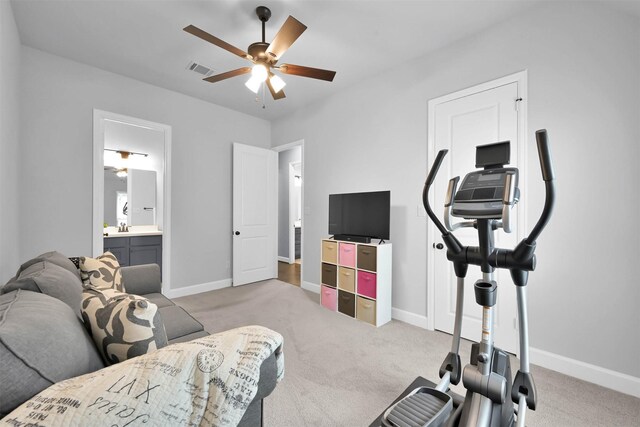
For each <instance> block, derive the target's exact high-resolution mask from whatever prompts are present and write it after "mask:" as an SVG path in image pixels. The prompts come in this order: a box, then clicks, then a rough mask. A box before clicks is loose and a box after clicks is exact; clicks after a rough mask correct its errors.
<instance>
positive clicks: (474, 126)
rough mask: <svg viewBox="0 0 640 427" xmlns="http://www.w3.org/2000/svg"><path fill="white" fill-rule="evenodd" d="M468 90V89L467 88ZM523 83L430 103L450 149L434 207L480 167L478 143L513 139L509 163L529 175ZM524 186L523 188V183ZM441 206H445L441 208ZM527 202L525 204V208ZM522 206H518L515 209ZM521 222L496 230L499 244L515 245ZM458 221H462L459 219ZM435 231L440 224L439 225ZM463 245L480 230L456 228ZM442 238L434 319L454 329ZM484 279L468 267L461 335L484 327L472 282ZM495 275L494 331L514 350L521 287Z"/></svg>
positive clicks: (439, 137)
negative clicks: (455, 181)
mask: <svg viewBox="0 0 640 427" xmlns="http://www.w3.org/2000/svg"><path fill="white" fill-rule="evenodd" d="M467 93H468V91H467ZM517 99H518V83H517V82H513V83H509V84H504V85H501V86H499V87H494V88H490V89H488V90H487V88H486V87H485V88H483V90H482V91H480V92H476V93H471V94H467V95H466V96H462V97H458V98H455V97H453V99H450V100H447V101H445V102H441V103H437V102H436V103H433V104H430V109H431V108H433V109H434V110H435V111H434V112H435V115H432V118H433V126H434V132H435V134H434V136H433V141H434V145H435V151H434V152H436V153H437V152H438V151H439V150H441V149H448V150H449V154H448V155H447V156H446V157H445V159H444V162H443V164H442V167H441V168H440V171H439V173H438V176H437V179H436V181H435V183H434V185H433V189H432V192H433V194H434V204H433V206H434V210H435V211H436V212H437V213H440V212H442V211H443V209H444V208H442V207H443V206H444V199H445V193H446V190H447V184H448V180H449V179H450V178H452V177H455V176H460V180H461V181H462V179H463V178H464V176H465V175H466V174H467V173H468V172H471V171H473V170H476V167H475V147H476V146H477V145H482V144H489V143H494V142H500V141H507V140H508V141H511V163H510V166H515V167H518V168H520V180H521V181H520V182H521V183H522V179H523V176H524V173H523V170H522V166H523V165H520V164H518V163H519V159H520V154H521V153H520V151H521V150H522V149H523V147H522V145H523V144H522V141H520V139H522V138H520V137H519V135H520V134H519V131H518V128H519V125H518V101H517ZM520 187H521V190H522V186H520ZM440 208H442V210H440ZM521 208H522V206H520V209H521ZM516 209H518V208H516ZM518 218H519V220H518V221H516V226H515V227H514V230H513V231H512V233H511V234H506V233H504V231H503V230H502V229H498V230H497V231H496V232H495V245H496V247H502V248H513V247H514V246H515V245H516V243H517V242H518V241H519V240H520V236H521V234H522V224H521V222H522V218H523V217H522V215H519V216H518ZM456 220H462V219H460V218H456ZM434 230H435V227H434ZM454 234H455V236H456V237H457V238H458V239H459V240H460V242H461V243H462V244H463V245H465V246H466V245H469V246H477V245H478V234H477V230H476V229H474V228H462V229H458V230H456V231H455V232H454ZM440 242H442V239H441V236H440V233H438V232H437V231H436V232H435V233H431V234H430V241H429V242H428V244H429V246H428V247H429V250H433V251H434V254H433V255H434V258H433V269H434V274H433V275H430V277H431V278H432V280H433V282H432V283H431V285H432V286H435V313H434V314H435V320H434V322H435V323H434V326H435V328H436V329H439V330H442V331H445V332H448V333H453V325H454V316H455V306H456V277H455V274H454V271H453V265H452V264H451V263H450V262H449V261H448V260H447V257H446V249H445V250H438V249H436V248H434V245H433V244H434V243H435V244H437V243H440ZM481 278H482V272H481V271H480V267H478V266H473V265H470V266H469V270H468V272H467V276H466V280H465V289H464V290H465V292H464V314H463V322H462V337H463V338H467V339H470V340H473V341H479V340H480V337H481V331H482V308H481V307H480V306H479V305H478V304H477V303H476V301H475V295H474V289H473V285H474V283H475V282H476V280H478V279H481ZM495 280H496V281H497V283H498V299H497V304H496V309H495V314H494V319H495V323H494V331H495V335H494V336H495V342H496V345H497V346H498V347H500V348H502V349H504V350H506V351H509V352H512V353H515V352H516V350H517V348H518V334H517V329H516V327H517V326H516V325H517V322H516V316H517V304H516V292H515V285H514V284H513V282H512V281H511V277H510V275H509V272H508V271H507V270H496V275H495Z"/></svg>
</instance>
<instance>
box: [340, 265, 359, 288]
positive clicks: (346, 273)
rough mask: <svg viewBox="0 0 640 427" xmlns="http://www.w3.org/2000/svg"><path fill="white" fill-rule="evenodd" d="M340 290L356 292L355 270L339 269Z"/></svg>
mask: <svg viewBox="0 0 640 427" xmlns="http://www.w3.org/2000/svg"><path fill="white" fill-rule="evenodd" d="M338 288H340V289H344V290H346V291H349V292H353V293H355V292H356V271H355V270H354V269H353V268H347V267H338Z"/></svg>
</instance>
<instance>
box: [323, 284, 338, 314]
mask: <svg viewBox="0 0 640 427" xmlns="http://www.w3.org/2000/svg"><path fill="white" fill-rule="evenodd" d="M320 303H321V304H322V306H323V307H326V308H328V309H329V310H331V311H336V310H337V307H338V291H337V290H335V289H334V288H330V287H328V286H322V289H321V290H320Z"/></svg>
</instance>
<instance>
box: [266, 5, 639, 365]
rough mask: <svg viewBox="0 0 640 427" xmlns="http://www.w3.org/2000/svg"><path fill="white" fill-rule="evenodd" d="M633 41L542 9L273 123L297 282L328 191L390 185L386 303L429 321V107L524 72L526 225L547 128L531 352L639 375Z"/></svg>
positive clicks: (632, 33)
mask: <svg viewBox="0 0 640 427" xmlns="http://www.w3.org/2000/svg"><path fill="white" fill-rule="evenodd" d="M639 43H640V21H639V20H638V19H637V18H635V17H632V16H625V15H623V14H621V13H617V12H614V11H611V10H608V9H606V8H605V7H604V6H598V5H587V4H586V3H578V4H576V3H561V4H557V3H552V4H549V3H547V4H545V5H544V6H542V7H540V8H537V9H534V10H531V11H529V12H528V13H527V14H526V15H523V16H520V17H518V19H513V20H510V21H508V22H505V23H503V24H501V25H497V26H495V27H493V28H492V29H490V30H488V31H485V32H483V33H480V34H478V35H475V36H474V37H473V38H470V39H466V40H461V41H458V42H456V43H455V44H452V45H450V46H448V47H446V48H444V49H442V50H439V51H436V52H433V53H432V54H430V55H428V56H426V57H423V58H419V59H417V60H415V61H412V62H410V63H404V64H396V65H395V66H394V67H393V71H391V72H385V73H382V74H381V75H379V76H378V77H376V78H373V79H370V80H367V81H364V82H362V83H361V84H360V85H358V86H355V87H352V88H350V89H349V90H346V91H344V92H343V93H341V94H340V95H337V96H334V97H332V98H330V99H328V100H326V101H324V102H322V103H318V104H315V105H311V106H309V107H307V108H305V109H302V110H299V111H298V112H297V113H296V114H293V115H292V116H290V117H287V118H284V119H282V120H279V121H276V122H274V123H273V124H272V140H273V141H295V140H299V139H304V140H305V152H304V156H305V159H304V162H305V163H304V164H305V188H304V191H305V194H304V196H305V205H306V209H307V214H306V215H305V233H306V234H305V235H306V237H307V238H306V239H305V241H304V242H305V248H304V253H305V255H306V256H307V257H306V262H305V269H304V278H303V280H304V281H307V282H311V283H315V284H317V283H319V275H320V271H319V264H320V261H319V260H320V253H319V249H320V245H319V243H318V242H319V240H320V239H321V238H323V237H325V236H326V235H327V230H326V224H327V202H328V197H327V196H328V195H329V194H330V193H333V192H341V191H364V190H370V189H389V190H391V195H392V196H391V199H392V200H391V202H392V211H391V241H392V242H393V245H394V247H393V251H394V253H393V306H394V307H396V308H398V309H401V310H405V311H407V312H410V313H414V314H417V315H421V316H426V315H432V313H427V297H426V268H425V263H426V253H427V252H426V251H427V248H426V237H425V236H426V232H427V231H426V230H427V228H426V219H425V218H419V217H418V216H417V213H416V210H417V209H418V208H417V206H418V205H419V204H420V195H421V191H422V185H423V183H424V179H425V176H426V170H427V162H429V163H430V162H431V161H432V160H433V159H427V129H428V123H427V101H428V100H429V99H432V98H435V97H438V96H441V95H445V94H447V93H452V92H455V91H457V90H460V89H463V88H466V87H470V86H473V85H476V84H479V83H482V82H485V81H489V80H492V79H496V78H499V77H502V76H504V75H508V74H511V73H514V72H518V71H521V70H524V69H527V70H528V77H529V100H528V101H529V103H528V107H529V114H528V128H529V129H528V136H529V142H528V146H529V149H528V152H527V156H528V157H527V158H528V163H529V164H528V172H529V176H527V180H528V201H529V202H528V203H529V204H528V209H529V210H528V212H527V215H528V218H529V228H531V227H532V226H533V221H534V220H535V219H536V218H537V217H538V215H539V212H540V210H541V208H542V200H543V197H544V190H543V185H542V183H541V180H540V172H539V170H540V169H539V166H538V164H537V154H536V151H535V139H534V137H533V135H534V131H535V130H536V129H540V128H547V129H548V130H549V135H550V138H551V142H552V144H553V145H552V148H553V152H554V161H555V164H556V173H557V178H558V186H559V190H558V199H559V200H558V205H557V210H556V212H555V214H554V217H553V219H552V222H551V224H550V225H549V227H548V229H547V231H546V233H545V234H544V235H543V236H542V238H541V240H539V242H538V247H539V251H538V268H537V270H536V272H535V273H533V274H532V276H531V280H530V282H529V285H530V286H529V295H530V312H529V316H530V321H531V325H530V327H531V330H530V338H531V339H530V341H531V346H532V347H535V348H537V349H541V350H545V351H548V352H551V353H554V354H558V355H563V356H566V357H568V358H571V359H576V360H580V361H584V362H587V363H590V364H594V365H597V366H601V367H605V368H609V369H612V370H615V371H619V372H622V373H625V374H629V375H632V376H636V377H640V364H638V363H637V362H638V354H639V353H640V340H638V339H637V338H638V325H640V310H638V308H637V304H638V301H640V286H638V284H637V272H636V271H635V264H636V259H637V254H638V252H637V251H638V246H639V243H640V239H639V236H640V233H639V231H640V230H639V225H638V224H639V222H638V219H637V215H638V210H639V208H640V192H639V191H638V190H637V188H635V185H637V184H638V183H639V182H640V176H639V172H638V170H639V168H638V159H640V156H639V148H638V147H639V146H640V144H639V143H638V141H640V125H639V123H640V108H639V105H640V104H639V102H640V101H639V100H640V85H639V84H638V76H640V44H639ZM339 75H340V73H339V70H338V76H339ZM354 111H357V112H358V113H357V114H354V113H353V112H354Z"/></svg>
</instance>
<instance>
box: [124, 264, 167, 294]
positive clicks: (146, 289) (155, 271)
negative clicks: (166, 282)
mask: <svg viewBox="0 0 640 427" xmlns="http://www.w3.org/2000/svg"><path fill="white" fill-rule="evenodd" d="M120 271H121V272H122V281H123V283H124V288H125V289H126V291H127V293H129V294H135V295H147V294H151V293H154V292H158V293H162V282H161V281H160V266H158V264H144V265H132V266H129V267H122V268H121V269H120Z"/></svg>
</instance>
